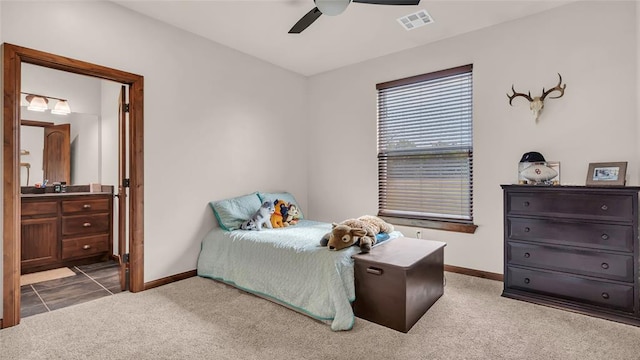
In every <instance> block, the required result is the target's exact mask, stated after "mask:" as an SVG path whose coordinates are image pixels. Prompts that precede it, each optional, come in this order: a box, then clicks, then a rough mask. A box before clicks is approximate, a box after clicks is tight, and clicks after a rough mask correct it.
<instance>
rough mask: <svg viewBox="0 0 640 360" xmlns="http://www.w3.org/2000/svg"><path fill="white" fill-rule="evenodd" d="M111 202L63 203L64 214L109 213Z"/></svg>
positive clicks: (97, 200)
mask: <svg viewBox="0 0 640 360" xmlns="http://www.w3.org/2000/svg"><path fill="white" fill-rule="evenodd" d="M109 200H110V199H107V198H104V199H74V200H63V201H62V213H63V214H72V213H83V212H84V213H86V212H96V211H98V212H100V211H109Z"/></svg>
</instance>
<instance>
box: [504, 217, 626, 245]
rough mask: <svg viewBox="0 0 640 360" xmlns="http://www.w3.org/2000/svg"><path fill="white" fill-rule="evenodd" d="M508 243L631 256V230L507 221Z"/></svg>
mask: <svg viewBox="0 0 640 360" xmlns="http://www.w3.org/2000/svg"><path fill="white" fill-rule="evenodd" d="M506 221H507V231H508V232H507V236H508V238H509V240H524V241H532V242H540V243H549V244H558V245H571V246H583V247H589V248H594V249H607V250H617V251H627V252H633V244H634V241H633V227H632V226H631V225H613V224H601V223H585V222H570V221H562V220H543V219H523V218H507V220H506Z"/></svg>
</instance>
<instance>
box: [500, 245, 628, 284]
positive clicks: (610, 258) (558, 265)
mask: <svg viewBox="0 0 640 360" xmlns="http://www.w3.org/2000/svg"><path fill="white" fill-rule="evenodd" d="M507 263H508V264H509V265H522V266H530V267H537V268H543V269H550V270H558V271H563V272H569V273H573V274H580V275H587V276H595V277H600V278H604V279H611V280H619V281H627V282H630V283H633V280H634V279H633V256H632V255H617V254H609V253H602V252H594V251H589V250H576V249H570V248H559V247H553V246H540V245H534V244H522V243H516V242H509V243H507Z"/></svg>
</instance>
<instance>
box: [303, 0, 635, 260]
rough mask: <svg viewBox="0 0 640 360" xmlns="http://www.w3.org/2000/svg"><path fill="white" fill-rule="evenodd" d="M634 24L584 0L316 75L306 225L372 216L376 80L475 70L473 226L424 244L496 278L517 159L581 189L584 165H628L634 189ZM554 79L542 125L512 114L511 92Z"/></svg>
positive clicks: (626, 5) (517, 110)
mask: <svg viewBox="0 0 640 360" xmlns="http://www.w3.org/2000/svg"><path fill="white" fill-rule="evenodd" d="M595 19H597V21H594V20H595ZM635 26H636V10H635V3H634V2H610V1H601V2H579V3H574V4H570V5H566V6H563V7H559V8H557V9H555V10H551V11H548V12H545V13H541V14H538V15H534V16H531V17H528V18H525V19H521V20H518V21H514V22H510V23H505V24H502V25H498V26H494V27H491V28H487V29H484V30H480V31H475V32H473V33H469V34H465V35H462V36H459V37H455V38H451V39H447V40H444V41H441V42H438V43H435V44H431V45H427V46H423V47H420V48H416V49H413V50H408V51H403V52H401V53H397V54H393V55H389V56H385V57H382V58H378V59H374V60H371V61H366V62H363V63H360V64H357V65H353V66H349V67H345V68H341V69H338V70H335V71H331V72H327V73H324V74H320V75H317V76H313V77H311V78H310V80H309V99H310V103H309V108H310V109H314V111H313V112H310V113H309V115H310V116H309V121H308V128H309V134H313V137H310V139H309V143H310V146H309V154H310V156H309V163H310V164H312V165H311V166H310V168H309V175H308V177H309V204H310V205H311V206H310V208H309V210H308V213H309V215H310V217H312V218H314V219H318V220H324V221H339V220H342V219H345V218H348V217H354V216H359V215H362V214H375V213H376V211H377V162H376V89H375V85H376V83H380V82H385V81H389V80H395V79H399V78H403V77H407V76H412V75H418V74H423V73H428V72H432V71H436V70H441V69H446V68H451V67H455V66H459V65H464V64H473V66H474V217H475V219H474V222H475V224H476V225H478V229H477V231H476V233H475V234H473V235H469V234H460V233H454V232H446V231H435V230H422V236H423V238H430V239H435V240H442V241H446V242H447V243H448V245H447V248H446V250H445V262H446V263H447V264H450V265H455V266H462V267H467V268H472V269H477V270H483V271H490V272H495V273H502V272H503V269H502V266H503V265H502V259H503V256H502V255H503V233H502V231H503V228H502V226H503V225H502V224H503V221H502V220H503V219H502V190H501V189H500V184H512V183H514V182H516V181H517V164H518V161H519V160H520V157H521V156H522V154H523V153H525V152H527V151H539V152H541V153H542V154H543V155H544V156H545V157H546V158H547V160H554V161H560V162H561V181H562V183H563V184H580V185H584V182H585V178H586V171H587V167H588V163H589V162H598V161H628V162H629V178H628V184H630V185H638V184H639V178H638V167H639V165H640V163H639V161H638V158H639V155H638V147H637V145H636V144H637V139H638V130H637V129H638V126H637V111H638V110H637V105H636V103H637V88H636V74H637V71H638V70H637V58H636V56H637V51H636V49H637V41H636V27H635ZM556 73H561V74H562V77H563V80H564V81H565V82H566V84H567V89H566V92H565V95H564V97H562V98H560V99H547V101H546V102H545V109H544V111H543V113H542V114H541V116H540V119H539V121H538V123H535V122H534V120H533V118H532V116H531V114H530V111H529V110H528V102H526V101H524V102H518V101H517V100H516V101H514V105H515V104H516V102H517V106H514V107H510V106H509V104H508V100H507V97H506V93H507V92H508V91H509V90H510V89H511V85H512V84H515V88H516V89H517V90H519V91H524V92H526V91H529V90H531V92H532V94H534V95H539V93H540V92H541V91H542V88H543V87H545V88H547V89H548V88H549V87H553V86H555V85H556V84H557V81H558V76H557V74H556ZM401 230H402V231H404V233H405V235H408V236H415V231H416V230H417V229H414V228H408V227H402V228H401Z"/></svg>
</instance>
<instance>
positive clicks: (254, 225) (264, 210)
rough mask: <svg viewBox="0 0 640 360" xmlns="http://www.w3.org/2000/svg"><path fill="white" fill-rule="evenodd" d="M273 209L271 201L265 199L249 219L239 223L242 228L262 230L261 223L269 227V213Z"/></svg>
mask: <svg viewBox="0 0 640 360" xmlns="http://www.w3.org/2000/svg"><path fill="white" fill-rule="evenodd" d="M274 211H275V208H274V207H273V203H272V202H271V201H265V202H264V203H262V206H260V208H259V209H258V211H256V213H255V214H253V216H252V217H251V219H249V220H247V221H245V222H243V223H242V225H240V229H242V230H258V231H260V230H262V225H263V224H264V226H266V227H268V228H270V229H271V214H273V212H274Z"/></svg>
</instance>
